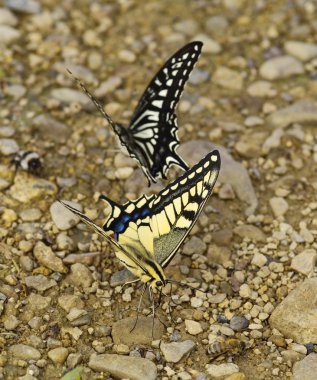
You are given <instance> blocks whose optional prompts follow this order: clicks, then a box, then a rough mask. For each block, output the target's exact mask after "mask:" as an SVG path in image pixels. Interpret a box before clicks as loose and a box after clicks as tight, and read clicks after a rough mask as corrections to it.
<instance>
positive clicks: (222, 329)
mask: <svg viewBox="0 0 317 380" xmlns="http://www.w3.org/2000/svg"><path fill="white" fill-rule="evenodd" d="M219 331H220V333H221V334H222V335H225V336H234V331H233V330H232V329H231V328H230V327H228V326H225V325H222V326H220V330H219Z"/></svg>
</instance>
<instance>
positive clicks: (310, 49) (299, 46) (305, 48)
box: [284, 41, 317, 62]
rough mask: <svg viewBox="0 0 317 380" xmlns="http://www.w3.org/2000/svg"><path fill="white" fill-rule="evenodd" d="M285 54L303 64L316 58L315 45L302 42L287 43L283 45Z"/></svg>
mask: <svg viewBox="0 0 317 380" xmlns="http://www.w3.org/2000/svg"><path fill="white" fill-rule="evenodd" d="M284 49H285V51H286V53H288V54H289V55H292V56H294V57H295V58H298V59H300V60H301V61H303V62H306V61H310V60H311V59H313V58H315V57H317V45H316V44H311V43H308V42H302V41H287V42H285V44H284Z"/></svg>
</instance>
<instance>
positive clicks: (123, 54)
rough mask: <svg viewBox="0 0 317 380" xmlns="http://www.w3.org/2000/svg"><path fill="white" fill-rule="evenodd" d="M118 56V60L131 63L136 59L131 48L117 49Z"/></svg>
mask: <svg viewBox="0 0 317 380" xmlns="http://www.w3.org/2000/svg"><path fill="white" fill-rule="evenodd" d="M118 57H119V59H120V61H122V62H127V63H133V62H135V60H136V56H135V54H134V53H133V52H132V51H131V50H127V49H123V50H120V51H119V54H118Z"/></svg>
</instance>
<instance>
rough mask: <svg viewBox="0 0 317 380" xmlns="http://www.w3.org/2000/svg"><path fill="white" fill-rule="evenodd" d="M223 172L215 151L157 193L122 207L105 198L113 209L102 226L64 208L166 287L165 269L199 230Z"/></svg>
mask: <svg viewBox="0 0 317 380" xmlns="http://www.w3.org/2000/svg"><path fill="white" fill-rule="evenodd" d="M219 170H220V156H219V152H218V151H213V152H211V153H209V154H208V155H207V156H206V157H205V158H203V159H202V160H201V161H200V162H199V163H197V164H196V165H194V166H193V167H192V168H191V169H190V170H188V171H187V172H186V173H184V174H183V175H182V176H180V177H179V178H178V179H177V180H175V181H174V182H172V183H170V184H169V185H168V186H166V187H165V189H163V190H162V191H160V192H159V193H158V194H157V195H154V194H153V195H150V196H146V195H142V196H141V197H139V198H138V199H136V200H133V201H128V202H126V203H124V204H123V205H120V204H117V203H116V202H114V201H113V200H111V199H109V198H108V197H106V196H105V195H102V196H101V199H103V200H105V201H106V202H108V203H109V204H110V206H111V214H110V216H109V217H108V219H107V220H106V221H105V223H104V225H103V226H102V227H100V226H98V225H96V224H95V223H94V222H93V221H92V220H90V219H89V218H88V217H87V216H86V215H84V214H83V213H81V212H80V211H78V210H76V209H74V208H73V207H71V206H69V205H67V204H66V203H63V204H64V205H65V206H66V207H67V208H68V209H69V210H70V211H72V212H73V213H75V214H76V215H78V216H79V217H80V218H81V219H82V220H83V221H84V222H85V223H87V224H88V225H90V226H91V227H93V229H94V230H95V231H96V232H98V233H99V234H100V235H102V236H103V237H105V238H106V239H107V240H108V241H109V242H110V243H111V244H112V245H113V246H114V248H115V251H116V256H117V258H118V259H119V260H120V261H121V262H122V263H123V264H124V265H125V266H126V267H127V268H128V270H129V271H130V272H132V273H133V274H135V275H136V276H137V277H138V278H139V279H140V280H141V281H142V282H144V283H145V284H148V285H149V286H150V287H151V288H162V287H163V286H164V285H165V284H166V283H167V280H166V277H165V274H164V271H163V270H164V268H165V267H166V266H167V265H168V264H169V262H170V261H171V260H172V258H173V257H174V256H175V254H176V252H177V250H178V248H179V246H180V244H181V243H182V242H183V241H184V239H185V238H186V236H187V235H188V233H189V232H190V230H191V229H192V227H193V226H194V224H195V222H196V220H197V218H198V216H199V215H200V213H201V211H202V208H203V207H204V205H205V203H206V202H207V200H208V198H209V196H210V195H211V193H212V189H213V186H214V184H215V182H216V180H217V177H218V174H219Z"/></svg>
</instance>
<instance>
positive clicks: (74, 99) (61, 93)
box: [50, 88, 89, 106]
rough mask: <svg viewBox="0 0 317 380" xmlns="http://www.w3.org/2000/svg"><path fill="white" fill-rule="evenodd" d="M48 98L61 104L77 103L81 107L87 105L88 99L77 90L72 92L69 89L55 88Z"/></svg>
mask: <svg viewBox="0 0 317 380" xmlns="http://www.w3.org/2000/svg"><path fill="white" fill-rule="evenodd" d="M50 96H51V97H52V98H54V99H56V100H58V101H59V102H61V103H66V104H70V103H79V104H80V105H82V106H85V105H86V104H87V103H89V98H88V97H87V95H85V94H83V93H82V92H80V91H79V90H73V89H71V88H57V89H54V90H51V92H50Z"/></svg>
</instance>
